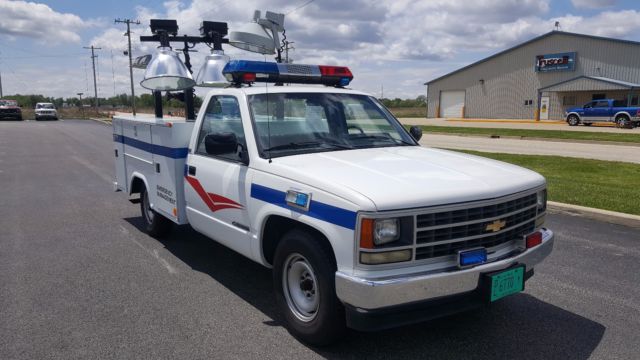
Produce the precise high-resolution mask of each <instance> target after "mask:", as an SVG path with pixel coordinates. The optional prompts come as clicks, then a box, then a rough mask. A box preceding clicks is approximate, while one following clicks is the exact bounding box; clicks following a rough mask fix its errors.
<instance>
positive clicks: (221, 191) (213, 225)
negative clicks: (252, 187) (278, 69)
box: [185, 95, 251, 255]
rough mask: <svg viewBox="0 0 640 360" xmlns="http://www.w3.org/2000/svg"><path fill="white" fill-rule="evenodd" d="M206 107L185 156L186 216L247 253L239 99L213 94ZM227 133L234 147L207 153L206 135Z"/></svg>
mask: <svg viewBox="0 0 640 360" xmlns="http://www.w3.org/2000/svg"><path fill="white" fill-rule="evenodd" d="M205 111H206V112H205V114H204V117H203V120H202V123H201V125H200V126H201V127H200V129H198V131H199V133H198V142H197V145H196V147H195V148H194V149H193V154H191V155H190V156H189V157H188V160H187V174H186V182H187V184H185V197H186V202H187V214H188V216H189V222H190V223H191V226H192V227H193V228H194V229H196V230H197V231H199V232H201V233H203V234H205V235H207V236H208V237H210V238H213V239H215V240H216V241H217V242H219V243H221V244H223V245H225V246H227V247H229V248H231V249H233V250H235V251H237V252H239V253H241V254H244V255H249V254H251V247H250V237H249V230H250V227H251V223H250V221H249V215H248V211H247V203H248V201H247V200H248V199H247V191H246V184H247V182H248V181H247V176H248V174H249V167H248V166H247V165H246V164H245V163H244V162H243V154H242V151H244V152H246V141H245V136H244V129H243V126H242V118H241V116H240V108H239V105H238V100H237V99H236V97H234V96H227V95H224V96H214V97H211V99H210V100H209V103H208V104H207V109H206V110H205ZM230 133H232V134H234V135H235V137H236V139H237V141H238V144H239V145H238V146H237V148H236V149H234V150H229V151H228V152H227V153H222V154H220V153H218V154H216V155H212V154H209V153H207V149H206V147H205V138H206V136H207V135H209V134H216V135H221V134H225V135H229V134H230Z"/></svg>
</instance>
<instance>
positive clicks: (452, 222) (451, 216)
mask: <svg viewBox="0 0 640 360" xmlns="http://www.w3.org/2000/svg"><path fill="white" fill-rule="evenodd" d="M536 198H537V196H536V193H535V192H534V193H533V194H527V195H523V196H519V197H516V198H513V197H509V199H508V200H504V199H503V200H500V199H497V200H496V201H495V202H492V203H490V204H486V202H483V205H478V206H473V204H469V207H468V208H465V209H455V210H448V211H439V212H438V211H436V212H430V213H422V214H418V215H416V218H415V219H416V236H415V246H416V255H415V259H416V260H424V259H431V258H437V257H441V256H448V255H455V254H456V253H457V252H458V251H459V250H465V249H471V248H475V247H485V248H491V247H494V246H498V245H502V244H505V243H508V242H510V241H513V240H516V239H522V237H523V236H524V235H526V234H529V233H531V232H533V231H534V229H535V219H536V216H537V209H536V203H537V201H536Z"/></svg>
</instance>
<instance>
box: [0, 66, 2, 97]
mask: <svg viewBox="0 0 640 360" xmlns="http://www.w3.org/2000/svg"><path fill="white" fill-rule="evenodd" d="M0 99H2V71H0Z"/></svg>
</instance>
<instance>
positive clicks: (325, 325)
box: [273, 229, 346, 345]
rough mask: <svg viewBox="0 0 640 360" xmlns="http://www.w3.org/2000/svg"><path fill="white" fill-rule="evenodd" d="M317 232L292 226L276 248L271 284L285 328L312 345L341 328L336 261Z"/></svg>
mask: <svg viewBox="0 0 640 360" xmlns="http://www.w3.org/2000/svg"><path fill="white" fill-rule="evenodd" d="M322 240H323V239H320V238H319V237H318V236H317V235H314V234H311V233H310V232H307V231H304V230H299V229H294V230H291V231H289V232H288V233H287V234H285V235H284V236H283V237H282V239H281V240H280V243H279V244H278V247H277V249H276V253H275V257H274V268H273V283H274V287H275V293H276V298H277V301H278V306H279V307H280V309H281V311H282V312H283V313H284V317H285V320H286V323H287V326H288V329H289V331H290V332H291V333H292V334H293V335H294V336H295V337H297V338H299V339H301V340H302V341H304V342H307V343H309V344H313V345H327V344H330V343H332V342H334V341H336V340H337V339H338V338H339V337H340V336H341V335H342V334H343V332H344V331H345V328H346V326H345V315H344V307H343V305H342V304H341V303H340V301H339V300H338V298H337V296H336V291H335V273H336V263H335V260H334V257H333V255H332V254H331V252H330V249H327V248H325V247H324V246H322V244H321V241H322Z"/></svg>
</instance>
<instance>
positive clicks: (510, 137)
mask: <svg viewBox="0 0 640 360" xmlns="http://www.w3.org/2000/svg"><path fill="white" fill-rule="evenodd" d="M423 135H446V136H463V137H475V138H482V139H507V140H524V141H549V142H560V143H572V144H597V145H615V146H634V147H640V143H634V142H624V141H606V140H583V139H558V138H542V137H533V136H513V135H486V134H457V133H447V132H437V131H435V132H425V133H423Z"/></svg>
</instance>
